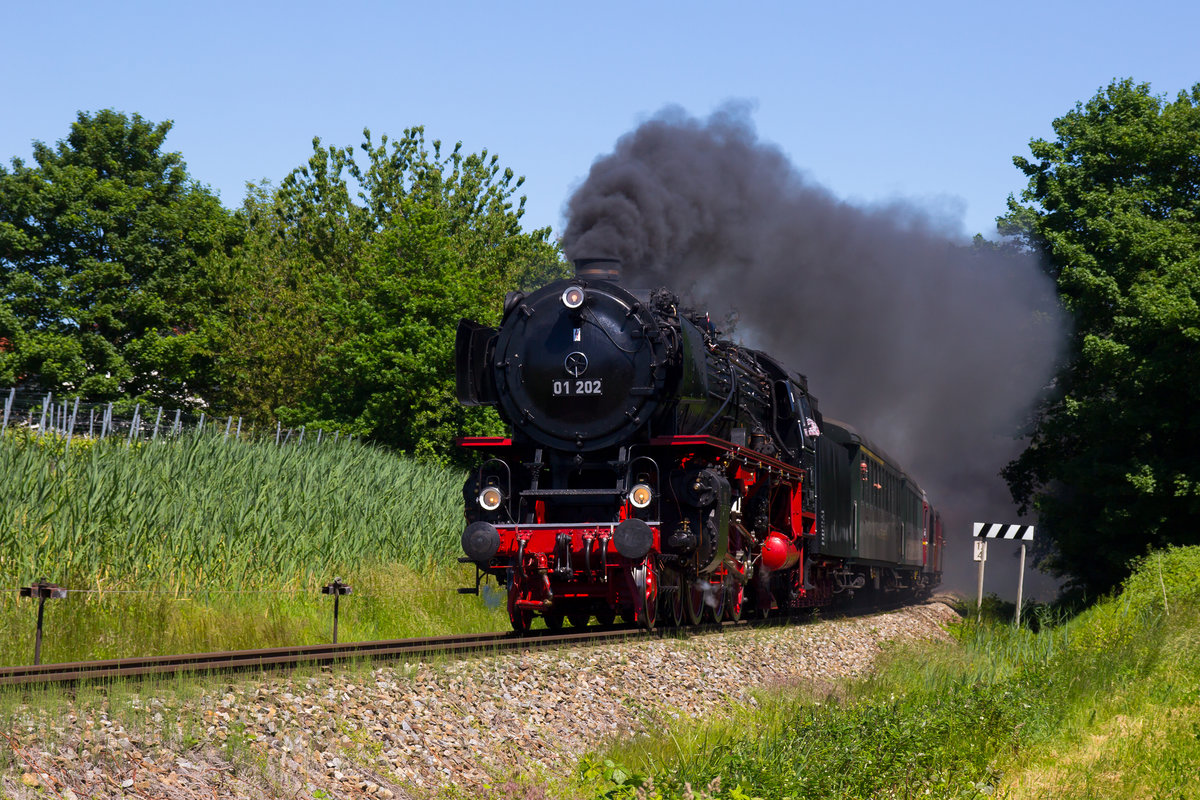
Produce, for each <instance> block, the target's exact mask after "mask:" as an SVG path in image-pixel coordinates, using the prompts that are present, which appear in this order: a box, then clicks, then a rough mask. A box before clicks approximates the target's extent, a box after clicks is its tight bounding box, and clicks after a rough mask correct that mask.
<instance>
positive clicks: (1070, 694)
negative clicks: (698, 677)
mask: <svg viewBox="0 0 1200 800" xmlns="http://www.w3.org/2000/svg"><path fill="white" fill-rule="evenodd" d="M956 638H957V640H958V642H957V644H956V645H931V644H926V645H920V646H915V647H910V648H907V649H899V650H896V651H894V652H891V653H889V654H887V656H886V657H885V658H884V659H883V661H882V662H881V665H880V669H879V670H878V671H877V673H876V674H875V675H874V676H872V677H871V678H870V679H867V680H864V681H859V682H856V683H851V684H847V685H845V686H843V687H840V688H839V689H838V690H837V691H836V692H834V693H832V694H830V695H828V696H819V697H818V696H812V695H811V694H805V693H804V692H803V691H801V690H796V691H792V692H783V693H778V694H775V695H773V696H769V697H762V698H760V703H759V706H758V707H757V708H754V709H750V708H743V709H736V710H735V711H734V712H732V713H731V714H730V715H729V716H728V718H726V719H723V720H721V721H719V722H717V723H713V724H679V725H678V726H676V727H674V728H672V729H670V730H667V731H661V732H659V733H657V734H655V735H652V736H649V737H643V738H639V739H636V740H633V741H622V742H618V743H614V744H613V745H612V747H610V748H609V750H608V751H607V752H605V753H601V754H598V755H595V756H592V757H588V758H585V759H584V760H583V761H582V765H581V768H580V774H579V776H578V786H579V789H578V791H579V792H580V793H582V794H583V795H584V796H588V797H601V796H603V797H608V798H624V797H630V798H632V797H651V798H654V797H681V796H694V797H697V798H700V797H706V796H707V797H731V798H746V797H761V798H796V799H797V800H798V799H799V798H841V797H853V798H867V797H896V798H899V797H918V796H921V797H934V798H936V797H945V798H950V797H954V798H962V797H1008V798H1021V799H1025V798H1046V799H1047V800H1049V799H1050V798H1054V800H1070V799H1071V798H1081V799H1082V798H1116V797H1138V798H1141V797H1145V798H1159V797H1161V798H1194V797H1200V777H1198V776H1200V548H1195V547H1193V548H1183V549H1175V550H1170V551H1167V552H1164V553H1159V554H1155V555H1154V556H1152V557H1150V558H1148V559H1147V560H1145V561H1144V562H1143V563H1142V564H1141V565H1140V567H1139V569H1138V570H1137V572H1136V573H1135V574H1134V575H1133V577H1131V578H1130V580H1129V581H1128V582H1127V584H1126V586H1125V588H1124V591H1123V592H1122V593H1121V594H1120V595H1118V596H1117V597H1114V598H1111V599H1108V600H1105V601H1103V602H1101V603H1099V604H1097V605H1096V606H1094V607H1093V608H1091V609H1089V610H1088V611H1086V612H1084V613H1082V614H1080V615H1079V616H1077V617H1076V618H1074V619H1071V620H1069V621H1066V622H1062V623H1060V624H1056V625H1048V624H1047V625H1043V626H1041V629H1040V630H1039V631H1038V632H1037V633H1034V632H1031V631H1030V630H1027V629H1021V630H1014V629H1013V627H1012V626H1011V625H1010V624H1003V623H1000V622H995V621H986V620H985V621H980V620H967V621H965V622H964V623H962V624H961V625H960V626H957V630H956ZM693 793H694V794H693Z"/></svg>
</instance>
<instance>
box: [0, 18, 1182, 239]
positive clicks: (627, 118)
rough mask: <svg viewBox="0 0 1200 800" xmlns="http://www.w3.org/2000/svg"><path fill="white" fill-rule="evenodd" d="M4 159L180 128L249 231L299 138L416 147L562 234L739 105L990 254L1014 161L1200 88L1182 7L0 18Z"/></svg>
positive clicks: (819, 159)
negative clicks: (594, 176)
mask: <svg viewBox="0 0 1200 800" xmlns="http://www.w3.org/2000/svg"><path fill="white" fill-rule="evenodd" d="M2 8H3V10H2V13H0V19H2V20H3V21H4V24H3V26H2V27H3V29H4V30H5V33H4V35H3V41H4V43H3V47H2V48H0V64H3V69H4V73H5V75H6V76H7V78H8V79H7V80H6V81H5V92H4V101H3V105H2V106H0V108H2V109H3V111H2V112H0V159H2V160H3V162H4V163H6V164H7V162H8V160H9V159H10V158H11V157H13V156H18V157H22V158H25V159H28V158H29V155H30V152H31V147H30V143H31V142H32V141H33V140H34V139H40V140H42V141H46V142H54V141H57V140H58V139H61V138H63V137H64V136H65V135H66V134H67V131H68V128H69V125H70V123H71V121H72V120H73V119H74V118H75V114H76V112H77V111H79V110H91V111H94V110H98V109H101V108H116V109H118V110H121V111H124V112H127V113H132V112H138V113H140V114H142V115H143V116H144V117H146V118H148V119H150V120H154V121H159V120H163V119H172V120H174V121H175V127H174V129H173V131H172V133H171V135H170V136H169V138H168V139H167V145H168V147H169V148H170V149H173V150H178V151H180V152H182V153H183V155H184V158H185V159H186V160H187V163H188V166H189V170H190V172H191V174H192V176H193V177H194V178H196V179H197V180H199V181H201V182H202V183H205V184H207V185H209V186H210V187H211V188H213V189H214V190H216V191H218V192H219V193H220V195H221V198H222V200H223V201H224V203H225V204H226V205H227V206H231V207H232V206H236V205H238V204H239V203H240V202H241V200H242V197H243V195H244V184H245V182H246V181H249V180H258V179H262V178H266V179H270V180H272V181H274V182H278V181H279V180H280V179H282V178H283V177H284V176H285V175H286V174H287V173H288V172H289V171H290V170H291V169H293V168H295V167H297V166H299V165H300V164H302V163H303V162H304V161H305V160H306V159H307V157H308V155H309V153H310V151H311V140H312V137H313V136H320V137H322V139H323V140H324V141H325V142H327V143H330V144H339V145H357V144H358V143H359V142H360V141H361V131H362V129H363V127H370V128H371V130H372V132H373V133H374V134H375V135H376V136H378V135H379V134H382V133H389V134H399V133H400V132H401V131H402V130H403V129H404V128H406V127H408V126H412V125H424V126H425V127H426V130H427V133H428V135H429V136H430V137H431V138H441V139H443V140H447V141H450V142H453V141H458V140H461V141H462V142H463V144H464V146H465V147H466V148H468V149H470V150H478V149H481V148H484V147H486V148H488V149H489V150H490V151H491V152H493V153H498V154H499V155H500V157H501V162H502V163H503V164H504V165H506V166H509V167H512V168H513V170H514V171H516V172H517V173H518V174H522V175H525V176H526V183H525V186H524V187H523V191H524V192H525V193H526V194H527V195H528V198H529V199H528V204H527V208H528V213H527V215H526V222H527V223H528V226H529V227H535V226H543V225H550V226H553V227H554V229H555V230H556V231H558V232H561V230H562V228H563V221H562V210H563V206H564V203H565V201H566V199H567V197H568V196H569V195H570V192H571V190H572V188H573V187H574V186H575V185H576V184H577V183H578V182H579V181H580V180H581V179H582V178H583V177H584V176H585V175H586V173H587V170H588V167H589V165H590V164H591V162H592V161H593V160H594V159H595V158H596V157H597V156H599V155H602V154H605V153H607V152H609V151H610V150H611V149H612V146H613V144H614V142H615V141H616V139H617V138H618V137H619V136H620V135H621V134H623V133H625V132H627V131H629V130H630V129H632V128H633V127H634V126H635V125H636V124H637V123H638V122H639V121H641V120H643V119H645V118H646V117H647V116H649V115H652V114H653V113H654V112H656V111H658V110H659V109H661V108H662V107H664V106H666V105H669V104H676V105H679V106H682V107H683V108H684V109H685V110H687V111H688V112H690V113H691V114H693V115H696V116H706V115H707V114H708V113H709V112H711V111H712V110H713V109H714V108H716V107H717V106H719V105H721V104H722V103H724V102H727V101H730V100H736V101H745V102H749V103H750V104H751V105H752V107H753V108H754V112H753V114H752V117H753V119H754V121H755V123H756V125H757V128H758V132H759V136H760V137H761V139H762V140H764V141H767V142H772V143H774V144H776V145H778V146H779V147H780V148H782V149H783V150H784V152H786V153H787V154H788V156H789V157H790V158H791V160H792V162H793V163H794V164H795V165H796V167H797V168H798V169H799V170H801V171H802V172H804V173H806V174H807V175H808V177H809V178H810V179H812V180H814V181H815V182H817V183H820V184H822V185H823V186H825V187H826V188H828V189H829V190H830V191H832V192H833V193H834V194H835V195H836V196H838V197H840V198H843V199H845V200H848V201H851V202H854V203H857V204H871V203H878V202H886V201H892V200H896V199H902V200H906V201H909V202H913V203H916V204H918V205H921V206H922V207H925V208H927V209H929V210H930V211H931V212H932V213H934V214H937V215H939V216H941V217H943V218H944V219H945V220H947V223H948V224H949V225H950V227H951V228H952V229H954V230H958V231H959V232H961V233H962V234H963V235H971V234H973V233H976V232H983V233H985V234H987V233H990V232H991V231H992V230H993V227H994V225H993V221H994V218H995V217H996V216H997V215H998V214H1000V213H1002V212H1003V210H1004V203H1005V198H1006V197H1007V195H1008V194H1009V193H1010V192H1019V191H1020V189H1021V188H1022V186H1023V181H1022V176H1021V174H1020V173H1019V172H1018V171H1017V170H1016V169H1015V168H1014V167H1013V166H1012V156H1013V155H1015V154H1026V153H1027V152H1028V142H1029V140H1030V139H1031V138H1033V137H1039V136H1042V137H1049V136H1051V135H1052V131H1051V127H1050V123H1051V121H1052V120H1053V119H1054V118H1055V117H1058V116H1061V115H1062V114H1063V113H1065V112H1066V111H1068V110H1070V109H1071V108H1072V107H1073V106H1074V104H1075V103H1076V102H1078V101H1084V100H1087V99H1088V98H1090V97H1091V96H1093V95H1094V94H1095V93H1096V91H1097V90H1098V89H1099V88H1100V87H1102V86H1104V85H1107V84H1108V82H1109V81H1110V80H1112V79H1113V78H1119V77H1126V76H1128V77H1133V78H1134V79H1135V80H1137V81H1140V82H1148V83H1150V84H1151V86H1152V87H1153V89H1154V91H1155V92H1156V93H1159V94H1164V93H1165V94H1167V95H1169V96H1171V97H1173V96H1174V95H1175V94H1176V93H1177V92H1178V91H1180V90H1181V89H1185V88H1188V87H1190V86H1191V85H1193V84H1195V83H1198V82H1200V55H1197V50H1198V47H1197V44H1196V41H1197V39H1196V36H1197V31H1198V30H1200V4H1197V3H1194V2H1183V1H1182V0H1180V1H1179V2H1155V1H1154V0H1150V1H1149V2H1141V3H1137V4H1131V3H1127V2H1126V3H1117V2H1107V1H1101V2H1050V1H1046V2H1041V3H1030V2H1023V1H1022V0H1017V1H1016V2H1007V3H1003V4H1000V3H990V4H981V3H967V2H956V3H945V2H916V3H895V2H857V3H854V2H846V3H841V4H836V3H829V2H822V3H813V2H787V3H785V2H742V3H732V2H689V3H684V2H640V3H639V2H605V3H586V4H585V3H566V2H558V3H551V2H522V3H499V2H493V3H484V2H458V3H449V2H448V3H443V4H433V3H423V4H406V3H387V2H355V1H354V0H350V1H349V2H342V3H339V4H336V5H335V4H324V3H311V2H305V1H304V0H294V2H288V3H256V2H241V3H230V2H224V1H223V0H216V1H215V2H205V3H203V4H199V3H189V2H177V3H162V2H155V3H150V2H143V3H132V2H127V3H121V2H112V3H103V4H101V3H94V2H89V3H83V2H78V3H56V2H44V3H20V4H17V3H15V2H13V0H4V3H3V6H2Z"/></svg>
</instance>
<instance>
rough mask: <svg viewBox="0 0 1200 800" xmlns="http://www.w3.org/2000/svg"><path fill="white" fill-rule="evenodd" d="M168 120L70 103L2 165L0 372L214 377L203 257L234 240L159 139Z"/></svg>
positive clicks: (186, 389) (84, 381) (126, 380)
mask: <svg viewBox="0 0 1200 800" xmlns="http://www.w3.org/2000/svg"><path fill="white" fill-rule="evenodd" d="M170 129H171V123H170V122H162V123H158V124H154V123H151V122H148V121H146V120H144V119H142V118H141V117H140V116H139V115H137V114H134V115H133V116H132V117H127V116H125V115H124V114H121V113H118V112H116V111H112V110H104V111H99V112H97V113H95V114H87V113H84V112H80V113H79V115H78V118H77V119H76V121H75V122H74V123H73V124H72V125H71V131H70V134H69V135H68V136H67V138H66V139H64V140H62V141H60V142H58V144H57V146H56V147H50V146H48V145H46V144H44V143H42V142H34V145H33V154H34V160H35V161H36V166H27V165H26V164H25V163H24V162H22V161H21V160H20V159H16V158H14V159H13V160H12V163H11V170H9V169H5V168H4V167H3V166H0V328H4V329H6V330H7V331H8V332H0V336H4V337H5V338H8V339H9V340H10V342H11V347H12V350H11V352H9V353H7V354H5V355H3V356H0V359H3V360H0V381H3V382H6V383H12V382H15V381H18V380H20V379H22V378H24V379H33V378H34V377H36V378H37V380H38V382H39V383H40V384H41V386H42V387H43V388H49V389H54V390H57V391H60V392H64V391H65V392H70V393H78V394H84V395H89V396H92V397H115V396H118V395H121V394H128V395H132V396H139V397H147V398H150V399H160V400H173V401H175V402H185V401H186V400H188V399H189V398H191V397H192V396H194V395H195V394H197V393H204V392H205V391H206V390H207V389H208V387H209V385H210V383H211V380H212V375H211V362H212V350H211V346H210V343H209V341H208V340H207V338H206V336H205V335H204V334H203V333H202V328H203V323H204V320H205V317H206V315H208V314H210V313H212V311H213V309H214V308H215V307H217V306H219V298H218V297H217V296H216V295H215V294H214V292H215V289H216V284H215V283H214V282H213V281H212V280H211V279H210V276H209V274H208V269H209V266H208V262H209V260H210V259H211V258H213V257H218V256H220V254H221V253H223V252H224V250H225V249H227V248H228V247H229V245H230V244H231V243H232V242H233V241H234V240H235V239H236V236H237V230H236V227H235V226H234V225H233V221H232V218H231V216H230V215H229V214H228V212H226V211H225V209H224V208H222V206H221V204H220V202H219V201H218V199H217V197H216V196H215V195H213V194H212V193H211V192H210V191H208V190H207V189H206V188H204V187H201V186H199V185H197V184H196V183H195V182H194V181H192V180H191V179H190V178H189V177H188V174H187V170H186V167H185V165H184V162H183V159H182V157H181V156H180V154H179V153H174V152H164V151H163V149H162V146H163V142H164V140H165V138H166V136H167V133H168V132H169V131H170Z"/></svg>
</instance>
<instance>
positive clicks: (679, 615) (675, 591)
mask: <svg viewBox="0 0 1200 800" xmlns="http://www.w3.org/2000/svg"><path fill="white" fill-rule="evenodd" d="M661 582H662V583H663V584H664V587H663V588H664V589H665V590H666V591H664V592H662V593H660V594H659V596H658V602H659V605H660V606H662V609H661V610H662V613H663V615H664V618H663V622H665V623H666V624H667V625H670V626H671V627H673V628H678V627H679V626H680V625H682V624H683V592H684V585H683V582H682V581H681V580H680V576H679V573H678V572H668V573H667V574H666V576H665V577H664V580H663V581H661Z"/></svg>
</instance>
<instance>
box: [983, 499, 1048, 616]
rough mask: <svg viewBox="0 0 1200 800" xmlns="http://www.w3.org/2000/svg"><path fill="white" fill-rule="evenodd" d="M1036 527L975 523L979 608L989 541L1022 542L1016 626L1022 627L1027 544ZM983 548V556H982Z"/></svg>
mask: <svg viewBox="0 0 1200 800" xmlns="http://www.w3.org/2000/svg"><path fill="white" fill-rule="evenodd" d="M1033 531H1034V526H1032V525H1005V524H1003V523H999V522H976V523H974V536H975V560H976V561H978V562H979V601H978V602H979V607H980V608H982V606H983V564H984V562H985V561H986V560H987V540H988V539H1019V540H1020V542H1021V571H1020V572H1019V573H1017V615H1016V626H1017V627H1018V628H1019V627H1021V603H1022V601H1023V599H1024V598H1023V594H1024V591H1025V543H1026V542H1032V541H1033ZM981 548H982V556H981V555H980V553H981Z"/></svg>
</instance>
